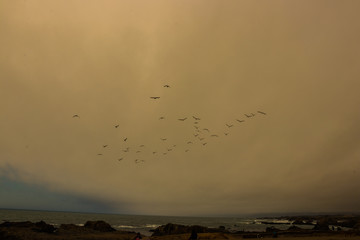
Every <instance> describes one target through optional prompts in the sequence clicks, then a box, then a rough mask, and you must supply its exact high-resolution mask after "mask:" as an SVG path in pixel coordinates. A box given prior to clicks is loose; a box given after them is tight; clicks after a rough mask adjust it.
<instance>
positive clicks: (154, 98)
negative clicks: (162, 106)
mask: <svg viewBox="0 0 360 240" xmlns="http://www.w3.org/2000/svg"><path fill="white" fill-rule="evenodd" d="M150 98H151V99H159V98H160V97H150Z"/></svg>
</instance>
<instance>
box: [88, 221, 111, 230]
mask: <svg viewBox="0 0 360 240" xmlns="http://www.w3.org/2000/svg"><path fill="white" fill-rule="evenodd" d="M84 227H85V228H90V229H93V230H96V231H99V232H114V231H116V230H115V229H114V228H112V227H111V225H110V224H108V223H106V222H104V221H87V222H86V223H85V225H84Z"/></svg>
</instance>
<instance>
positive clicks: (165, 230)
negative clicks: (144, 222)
mask: <svg viewBox="0 0 360 240" xmlns="http://www.w3.org/2000/svg"><path fill="white" fill-rule="evenodd" d="M193 231H195V232H196V233H214V232H225V231H226V230H225V229H223V228H221V229H220V228H208V227H203V226H198V225H193V226H185V225H180V224H173V223H168V224H166V225H162V226H160V227H158V228H156V229H155V230H154V231H153V234H152V236H165V235H173V234H185V233H189V234H190V233H191V232H193Z"/></svg>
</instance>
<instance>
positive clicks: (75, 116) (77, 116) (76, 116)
mask: <svg viewBox="0 0 360 240" xmlns="http://www.w3.org/2000/svg"><path fill="white" fill-rule="evenodd" d="M72 117H73V118H80V116H79V115H77V114H75V115H74V116H72Z"/></svg>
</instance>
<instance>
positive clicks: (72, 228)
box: [58, 224, 93, 233]
mask: <svg viewBox="0 0 360 240" xmlns="http://www.w3.org/2000/svg"><path fill="white" fill-rule="evenodd" d="M89 231H93V230H92V229H90V228H84V227H81V226H78V225H75V224H61V225H60V227H59V229H58V232H61V233H64V232H65V233H66V232H70V233H82V232H89Z"/></svg>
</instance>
